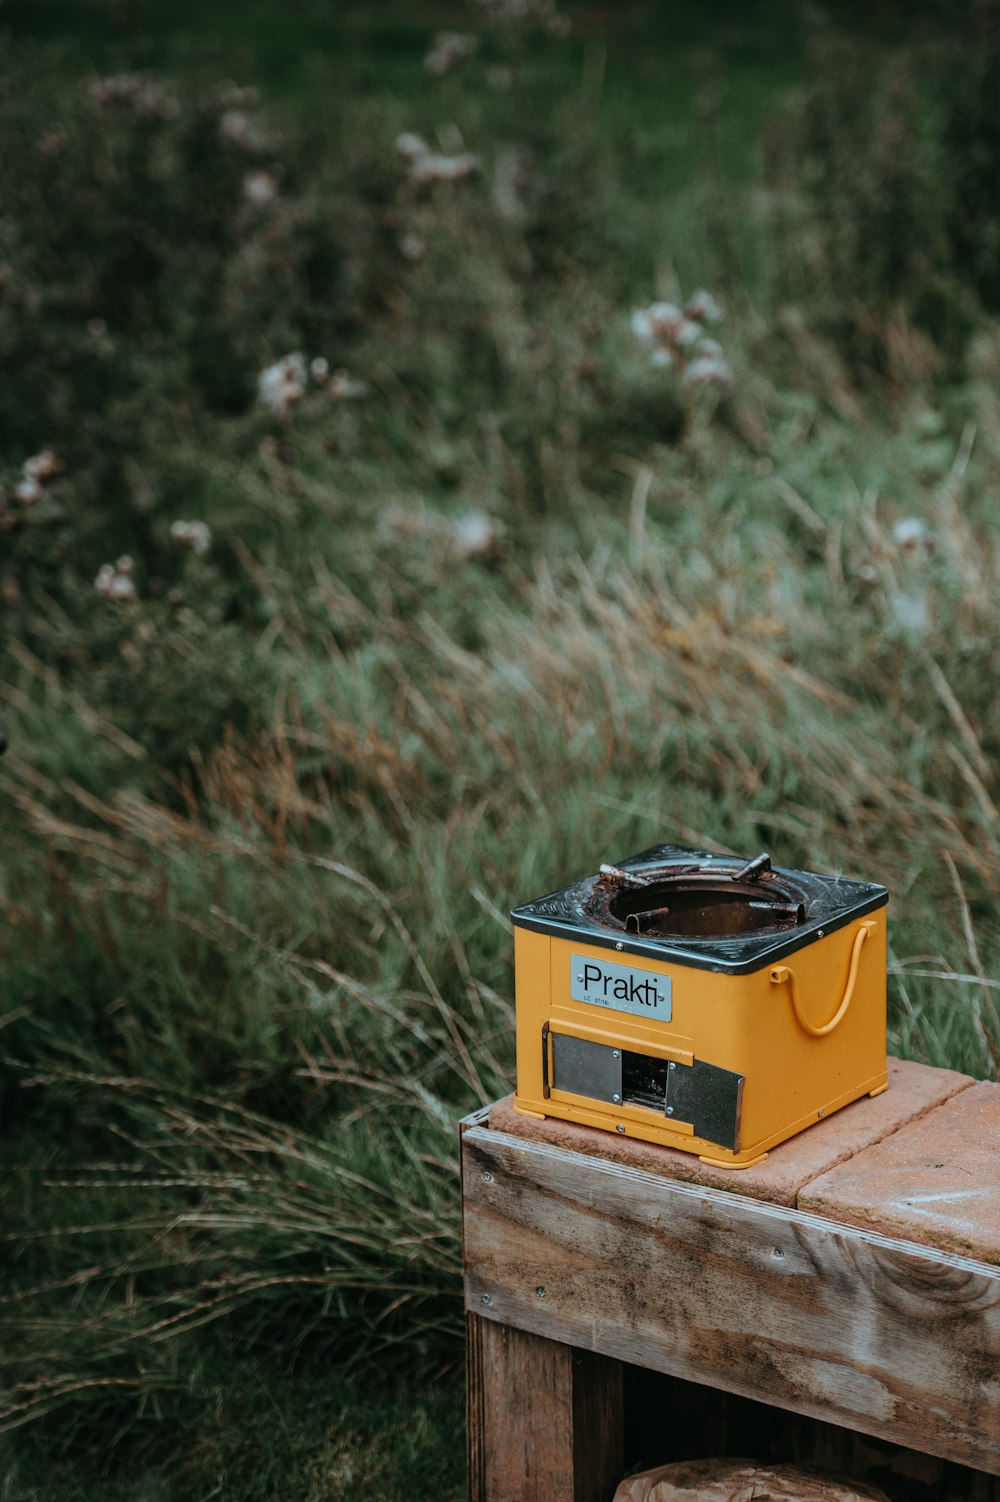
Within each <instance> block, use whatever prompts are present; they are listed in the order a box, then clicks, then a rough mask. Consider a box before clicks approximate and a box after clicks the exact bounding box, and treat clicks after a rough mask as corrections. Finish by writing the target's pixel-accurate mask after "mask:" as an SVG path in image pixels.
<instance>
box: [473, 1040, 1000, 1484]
mask: <svg viewBox="0 0 1000 1502" xmlns="http://www.w3.org/2000/svg"><path fill="white" fill-rule="evenodd" d="M890 1082H891V1088H890V1090H889V1091H888V1092H887V1093H886V1094H885V1095H883V1096H881V1097H878V1098H876V1099H874V1100H864V1101H860V1102H857V1103H856V1104H855V1105H853V1106H850V1107H848V1108H847V1109H845V1110H844V1111H842V1112H839V1113H837V1114H836V1115H835V1116H833V1117H831V1118H830V1119H829V1120H828V1121H825V1122H822V1123H819V1124H818V1125H817V1126H815V1127H813V1128H811V1129H810V1130H809V1131H808V1132H805V1133H803V1134H801V1135H800V1136H799V1137H797V1138H795V1139H793V1140H792V1141H791V1142H789V1143H785V1144H783V1145H782V1147H780V1148H778V1149H776V1150H774V1152H773V1153H772V1154H771V1156H770V1158H769V1159H768V1160H767V1162H766V1163H763V1164H761V1165H760V1166H759V1167H757V1168H754V1169H750V1170H745V1171H742V1172H731V1173H726V1172H725V1171H724V1170H720V1169H713V1168H711V1167H710V1166H707V1165H703V1164H701V1163H699V1162H698V1160H697V1159H696V1158H694V1156H693V1155H690V1154H685V1153H679V1152H674V1151H672V1150H670V1149H664V1148H657V1147H652V1146H648V1145H646V1144H642V1143H637V1142H629V1141H627V1140H625V1139H623V1138H621V1137H615V1136H612V1135H611V1134H609V1133H605V1132H598V1131H594V1130H591V1129H588V1128H583V1127H576V1126H572V1125H568V1124H566V1123H562V1122H554V1121H546V1122H538V1121H532V1120H529V1119H528V1118H526V1117H521V1116H519V1115H518V1114H517V1113H516V1112H515V1111H514V1110H513V1107H512V1104H511V1101H510V1099H508V1100H506V1101H501V1102H498V1103H497V1104H496V1105H494V1106H492V1107H490V1108H488V1109H487V1110H485V1111H480V1112H478V1113H476V1114H475V1115H473V1116H471V1117H469V1118H468V1119H467V1120H466V1121H465V1122H463V1124H462V1145H461V1152H462V1186H463V1190H462V1192H463V1215H464V1248H465V1299H466V1309H467V1317H468V1385H467V1390H468V1434H469V1478H470V1482H469V1484H470V1495H471V1497H472V1499H473V1502H610V1498H611V1497H612V1495H613V1492H614V1489H615V1487H616V1485H617V1483H618V1481H619V1480H620V1479H621V1477H622V1475H623V1470H624V1466H625V1464H626V1461H629V1462H633V1463H634V1462H635V1461H636V1460H637V1459H639V1458H641V1459H642V1462H643V1463H644V1464H654V1463H662V1462H666V1461H670V1460H673V1459H683V1458H689V1454H694V1455H697V1454H699V1453H702V1454H711V1453H720V1454H723V1453H743V1454H751V1455H753V1454H757V1456H758V1458H761V1459H791V1460H797V1461H800V1462H801V1461H802V1460H806V1461H810V1460H812V1461H821V1462H824V1461H825V1462H826V1463H830V1462H831V1461H833V1462H835V1463H837V1464H840V1465H841V1466H843V1467H845V1468H848V1469H852V1470H853V1471H854V1473H855V1474H857V1475H861V1474H862V1473H863V1472H865V1471H867V1473H868V1474H869V1475H870V1476H876V1475H877V1476H878V1477H879V1479H880V1480H881V1483H882V1484H883V1485H885V1486H886V1489H887V1490H889V1492H890V1495H899V1496H901V1497H906V1498H910V1497H924V1496H926V1497H928V1498H946V1497H947V1498H952V1497H956V1498H957V1497H963V1498H975V1499H977V1502H1000V1482H998V1481H996V1480H994V1479H993V1478H996V1477H1000V1086H998V1085H977V1084H975V1083H974V1082H973V1081H971V1080H969V1079H968V1078H967V1077H966V1076H964V1075H957V1074H952V1073H950V1072H948V1071H944V1070H936V1069H926V1068H923V1067H922V1066H919V1065H914V1064H900V1063H898V1062H897V1061H894V1060H893V1061H890ZM653 1374H662V1375H660V1376H654V1375H653ZM690 1384H698V1386H696V1387H692V1386H690ZM650 1394H652V1395H653V1396H652V1398H650V1396H649V1395H650ZM761 1405H767V1407H762V1406H761ZM636 1413H642V1414H644V1415H645V1417H644V1423H645V1431H644V1433H643V1435H642V1436H641V1437H640V1438H636V1433H637V1431H636V1428H635V1424H634V1423H633V1420H634V1418H635V1415H636ZM748 1415H749V1418H748V1417H747V1416H748ZM630 1425H631V1428H630ZM790 1425H791V1427H789V1426H790ZM626 1438H627V1439H628V1446H629V1448H628V1452H627V1453H626V1449H625V1446H626ZM734 1443H737V1444H738V1449H737V1450H735V1451H734V1450H733V1449H732V1445H733V1444H734ZM726 1446H729V1448H728V1449H727V1448H725V1447H726ZM751 1446H752V1448H751ZM789 1448H791V1449H792V1450H794V1452H795V1453H788V1452H789ZM664 1449H666V1450H667V1451H669V1452H670V1453H663V1451H664ZM678 1452H687V1453H678ZM873 1457H874V1459H873ZM969 1468H971V1469H969ZM890 1472H891V1473H892V1474H893V1475H896V1476H897V1477H899V1478H903V1479H901V1480H900V1482H899V1487H898V1488H897V1490H896V1491H895V1492H893V1490H892V1488H891V1487H889V1486H888V1484H887V1482H886V1481H885V1474H888V1473H890ZM904 1480H905V1485H904V1484H903V1482H904ZM921 1488H923V1490H921Z"/></svg>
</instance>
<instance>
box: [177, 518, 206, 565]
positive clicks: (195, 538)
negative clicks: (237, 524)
mask: <svg viewBox="0 0 1000 1502" xmlns="http://www.w3.org/2000/svg"><path fill="white" fill-rule="evenodd" d="M170 536H171V537H172V538H173V540H174V542H176V543H177V544H178V546H179V547H182V548H190V549H191V551H192V553H196V554H197V555H198V557H199V558H201V557H203V556H204V555H205V554H206V553H207V552H208V550H209V548H210V547H211V545H212V533H211V529H210V528H209V526H208V525H207V523H205V522H185V521H176V522H171V523H170Z"/></svg>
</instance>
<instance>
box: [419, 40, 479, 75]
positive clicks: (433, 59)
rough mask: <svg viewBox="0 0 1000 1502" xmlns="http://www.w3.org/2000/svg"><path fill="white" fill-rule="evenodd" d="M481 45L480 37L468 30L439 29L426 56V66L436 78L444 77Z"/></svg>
mask: <svg viewBox="0 0 1000 1502" xmlns="http://www.w3.org/2000/svg"><path fill="white" fill-rule="evenodd" d="M478 46H479V38H478V37H477V36H473V35H472V34H471V33H470V32H467V31H439V32H438V34H437V36H436V37H435V38H434V40H433V41H432V42H431V45H430V49H429V51H428V53H427V55H426V57H425V58H424V67H425V68H426V70H427V72H428V73H433V74H434V76H435V77H436V78H443V77H444V75H445V74H446V73H450V72H451V71H452V69H453V68H457V67H458V66H459V64H460V63H464V62H465V61H466V60H467V59H468V58H470V57H471V56H472V55H473V53H474V52H475V51H476V50H477V48H478Z"/></svg>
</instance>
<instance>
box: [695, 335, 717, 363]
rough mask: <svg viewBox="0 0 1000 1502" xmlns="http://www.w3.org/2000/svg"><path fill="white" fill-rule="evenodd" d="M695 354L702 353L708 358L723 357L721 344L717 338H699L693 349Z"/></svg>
mask: <svg viewBox="0 0 1000 1502" xmlns="http://www.w3.org/2000/svg"><path fill="white" fill-rule="evenodd" d="M694 352H695V354H696V355H704V356H705V357H706V359H709V360H721V359H722V358H723V350H722V345H721V344H720V343H719V341H718V340H717V339H699V340H698V343H697V344H696V345H695V350H694Z"/></svg>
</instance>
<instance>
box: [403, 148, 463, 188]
mask: <svg viewBox="0 0 1000 1502" xmlns="http://www.w3.org/2000/svg"><path fill="white" fill-rule="evenodd" d="M478 170H479V158H478V157H475V156H472V155H471V153H470V152H463V153H462V155H461V156H444V155H442V154H441V153H440V152H436V151H430V152H428V153H427V154H426V156H418V157H414V158H413V162H412V165H411V167H410V177H411V179H412V180H413V182H415V183H416V184H417V185H418V186H419V187H424V186H426V184H427V183H438V182H441V183H443V182H458V181H459V180H460V179H461V178H463V177H471V176H472V174H473V173H474V172H477V171H478Z"/></svg>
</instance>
